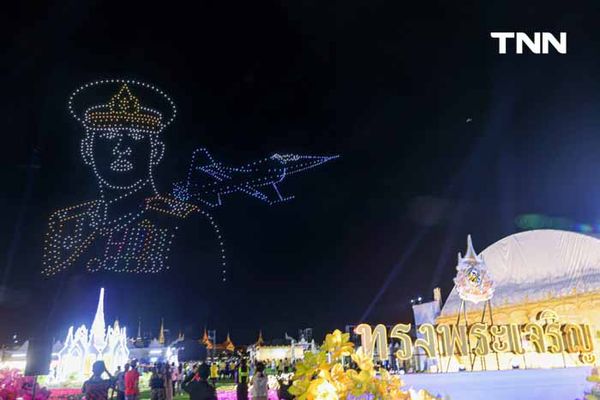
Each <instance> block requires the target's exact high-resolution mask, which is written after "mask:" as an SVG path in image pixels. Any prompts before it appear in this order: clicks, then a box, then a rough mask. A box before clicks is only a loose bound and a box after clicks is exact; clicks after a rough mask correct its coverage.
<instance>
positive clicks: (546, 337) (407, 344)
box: [354, 310, 596, 364]
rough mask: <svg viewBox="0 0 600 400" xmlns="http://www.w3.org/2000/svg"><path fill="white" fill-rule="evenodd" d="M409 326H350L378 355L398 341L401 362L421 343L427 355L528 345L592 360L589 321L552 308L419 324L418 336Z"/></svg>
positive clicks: (518, 348)
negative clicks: (495, 321) (512, 319)
mask: <svg viewBox="0 0 600 400" xmlns="http://www.w3.org/2000/svg"><path fill="white" fill-rule="evenodd" d="M410 331H411V324H397V325H395V326H394V327H392V329H391V331H389V332H388V330H387V328H386V327H385V325H381V324H379V325H377V326H375V327H374V328H372V327H371V326H370V325H367V324H360V325H358V326H357V327H356V328H355V329H354V332H355V333H356V334H357V335H359V336H360V338H361V345H362V348H363V351H364V352H365V353H366V354H368V355H369V356H371V357H373V356H374V355H377V356H378V357H379V359H380V360H386V359H388V358H389V356H390V354H389V349H390V347H389V346H388V344H389V341H394V342H397V343H398V344H399V346H398V347H399V350H397V351H396V352H395V354H394V356H395V357H396V358H397V359H398V360H400V361H403V360H409V359H411V358H412V357H413V355H414V353H415V350H416V349H419V348H420V349H422V350H423V351H424V353H425V354H426V356H427V357H438V356H441V357H452V356H486V355H488V354H493V353H512V354H524V353H525V352H526V348H527V351H534V352H537V353H551V354H558V353H570V354H578V358H579V361H580V362H581V363H582V364H593V363H594V362H595V361H596V356H595V354H594V341H593V338H592V328H591V326H590V325H589V324H575V323H569V322H562V321H559V319H558V315H557V314H556V313H555V312H554V311H552V310H545V311H542V312H540V313H539V314H538V315H537V318H536V321H535V322H529V323H526V324H500V325H490V324H487V323H486V322H476V323H473V324H468V325H467V324H465V325H453V324H438V325H432V324H423V325H420V326H419V327H418V328H417V334H418V337H417V339H413V338H412V337H411V335H410Z"/></svg>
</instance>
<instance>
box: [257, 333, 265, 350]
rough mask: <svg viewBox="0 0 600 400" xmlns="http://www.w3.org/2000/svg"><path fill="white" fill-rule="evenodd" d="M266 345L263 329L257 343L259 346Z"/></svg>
mask: <svg viewBox="0 0 600 400" xmlns="http://www.w3.org/2000/svg"><path fill="white" fill-rule="evenodd" d="M264 343H265V341H264V339H263V334H262V329H261V330H260V331H258V340H257V341H256V345H257V346H262V345H263V344H264Z"/></svg>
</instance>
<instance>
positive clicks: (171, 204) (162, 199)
mask: <svg viewBox="0 0 600 400" xmlns="http://www.w3.org/2000/svg"><path fill="white" fill-rule="evenodd" d="M146 209H147V210H153V211H158V212H160V213H163V214H170V215H173V216H175V217H177V218H187V217H188V215H190V213H192V212H194V211H199V210H200V209H199V208H198V207H197V206H195V205H193V204H190V203H186V202H183V201H179V200H176V199H173V198H171V197H166V196H154V197H150V198H148V199H146Z"/></svg>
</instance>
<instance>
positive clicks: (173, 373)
mask: <svg viewBox="0 0 600 400" xmlns="http://www.w3.org/2000/svg"><path fill="white" fill-rule="evenodd" d="M179 376H180V375H179V368H177V367H176V366H175V363H172V364H171V381H172V382H173V396H176V395H177V394H178V382H179Z"/></svg>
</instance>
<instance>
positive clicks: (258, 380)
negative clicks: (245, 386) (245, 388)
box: [250, 362, 269, 400]
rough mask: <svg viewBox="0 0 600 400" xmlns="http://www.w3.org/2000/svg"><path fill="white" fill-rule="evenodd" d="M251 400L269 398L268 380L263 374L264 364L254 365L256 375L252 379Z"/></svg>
mask: <svg viewBox="0 0 600 400" xmlns="http://www.w3.org/2000/svg"><path fill="white" fill-rule="evenodd" d="M250 383H251V384H252V400H267V398H268V397H269V385H268V383H269V380H268V378H267V374H265V364H263V363H261V362H259V363H258V364H256V374H254V376H253V377H252V381H251V382H250Z"/></svg>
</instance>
